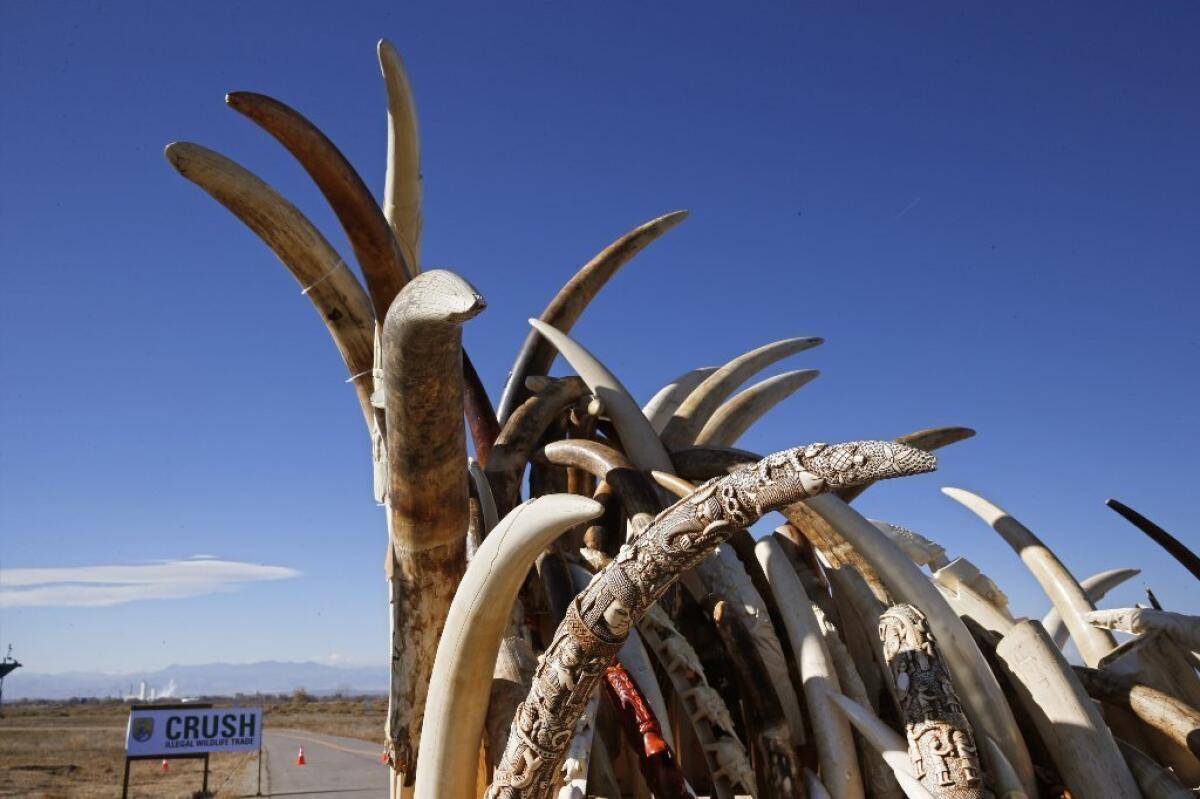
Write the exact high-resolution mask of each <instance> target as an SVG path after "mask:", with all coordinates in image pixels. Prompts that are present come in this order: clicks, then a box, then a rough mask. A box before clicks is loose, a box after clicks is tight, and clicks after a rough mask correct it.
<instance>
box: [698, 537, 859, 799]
mask: <svg viewBox="0 0 1200 799" xmlns="http://www.w3.org/2000/svg"><path fill="white" fill-rule="evenodd" d="M722 548H724V547H722ZM754 554H755V556H756V557H757V558H758V562H759V563H760V564H761V565H762V568H763V572H765V574H766V577H767V582H768V583H769V584H770V586H771V591H772V592H773V593H774V594H775V600H776V604H777V605H778V607H779V612H780V614H781V615H782V616H783V623H784V627H785V628H786V629H787V636H788V639H789V640H790V642H791V645H792V652H793V653H794V655H795V657H796V660H797V663H798V665H799V668H800V679H801V681H802V683H803V685H804V698H805V700H806V701H807V707H808V716H809V718H810V719H811V721H812V725H813V735H814V736H815V737H816V739H817V755H818V760H819V763H820V769H821V778H822V781H823V782H824V784H825V787H826V788H828V789H829V794H830V796H831V797H833V799H851V797H854V798H855V799H857V798H858V797H862V796H863V795H864V794H863V784H862V774H861V773H860V771H859V768H858V758H857V755H856V753H855V749H854V736H853V735H852V734H851V732H850V724H849V723H848V722H847V721H846V719H844V718H843V717H842V716H841V715H840V714H838V713H836V712H834V711H833V708H832V707H830V704H831V703H830V696H831V695H833V694H839V695H840V694H841V691H842V686H841V682H840V681H839V680H838V675H837V669H836V667H835V666H834V664H833V658H832V656H831V655H830V654H829V650H828V649H827V648H826V646H825V637H824V634H823V630H822V629H821V626H820V624H819V623H818V622H817V617H816V614H814V613H813V609H812V603H811V601H810V600H809V598H808V595H807V594H806V593H805V592H804V587H803V586H802V585H801V584H800V578H799V577H797V576H796V572H795V571H794V570H793V569H792V566H791V564H790V563H789V562H788V560H787V556H786V555H785V554H784V553H783V551H782V550H781V549H780V547H779V543H778V542H776V541H775V540H774V539H773V538H770V537H767V538H763V539H762V540H760V541H759V542H758V544H756V545H755V547H754Z"/></svg>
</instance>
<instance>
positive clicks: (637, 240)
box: [497, 211, 688, 424]
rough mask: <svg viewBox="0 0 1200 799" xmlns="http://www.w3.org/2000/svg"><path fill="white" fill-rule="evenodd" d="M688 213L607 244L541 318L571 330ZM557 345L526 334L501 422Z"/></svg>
mask: <svg viewBox="0 0 1200 799" xmlns="http://www.w3.org/2000/svg"><path fill="white" fill-rule="evenodd" d="M687 215H688V212H687V211H673V212H672V213H669V214H665V215H663V216H660V217H658V218H657V219H651V220H650V221H649V222H646V223H645V224H642V225H639V226H638V227H636V228H634V229H633V230H631V231H629V232H628V233H626V234H625V235H624V236H621V238H619V239H617V240H616V241H614V242H613V243H612V244H610V245H608V246H607V247H605V248H604V249H603V250H601V251H600V252H599V253H597V254H596V256H595V257H594V258H592V260H590V261H588V262H587V263H586V264H584V265H583V267H582V268H580V270H579V271H578V272H576V273H575V275H574V276H573V277H572V278H571V279H570V280H568V281H567V282H566V284H565V285H563V287H562V288H561V289H559V291H558V294H556V295H554V299H552V300H550V304H549V305H547V306H546V310H544V311H542V315H541V316H540V317H539V320H540V321H541V322H542V323H543V324H546V325H549V326H551V327H553V328H556V329H558V330H561V331H562V332H563V333H570V332H571V328H572V327H574V326H575V322H576V321H577V320H578V319H579V317H580V315H581V314H582V313H583V311H584V309H586V308H587V307H588V304H589V303H591V301H592V300H593V299H595V297H596V295H597V294H598V293H599V292H600V290H601V289H602V288H604V286H605V284H606V283H608V281H609V279H611V278H612V276H613V275H615V274H616V273H617V270H618V269H620V268H621V267H622V266H624V265H625V264H627V263H629V261H630V260H632V259H633V257H634V256H635V255H637V254H638V253H639V252H641V251H642V250H643V249H645V248H646V246H647V245H648V244H650V243H651V242H652V241H654V240H655V239H657V238H658V237H659V236H661V235H662V234H664V233H666V232H667V231H668V230H670V229H671V228H673V227H675V226H676V225H678V224H679V223H680V222H682V221H683V220H685V219H687ZM556 346H557V345H555V344H554V342H553V341H550V340H547V339H544V338H542V337H540V336H538V334H537V333H534V332H531V333H530V334H529V335H528V336H526V337H525V343H524V344H522V345H521V351H520V352H519V353H517V359H516V361H515V362H514V363H513V367H512V370H511V371H510V372H509V373H508V382H507V383H505V384H504V392H503V393H502V394H501V396H500V409H499V411H498V412H497V416H498V417H499V418H500V423H501V424H503V423H504V422H506V421H508V417H509V414H511V413H512V412H513V411H514V410H516V407H517V406H518V405H519V404H520V403H521V402H522V400H524V399H525V397H526V396H527V394H526V393H525V378H526V377H529V376H530V375H544V374H546V372H547V371H549V369H550V365H551V364H552V363H554V350H555V347H556Z"/></svg>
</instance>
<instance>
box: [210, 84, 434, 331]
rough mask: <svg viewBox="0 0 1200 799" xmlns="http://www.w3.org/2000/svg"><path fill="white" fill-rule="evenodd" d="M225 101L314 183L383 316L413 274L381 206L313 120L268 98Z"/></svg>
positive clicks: (240, 95) (232, 96) (233, 96)
mask: <svg viewBox="0 0 1200 799" xmlns="http://www.w3.org/2000/svg"><path fill="white" fill-rule="evenodd" d="M225 102H226V103H227V104H228V105H229V107H230V108H232V109H233V110H234V111H237V112H238V113H239V114H241V115H242V116H245V117H247V118H248V119H250V120H251V121H252V122H254V123H255V124H257V125H258V126H259V127H261V128H262V129H263V130H265V131H266V132H267V133H270V134H271V135H272V136H274V137H275V139H276V140H277V141H278V142H279V143H280V144H282V145H283V146H284V147H285V148H286V149H287V151H288V152H290V153H291V154H292V156H293V157H295V159H296V160H297V161H299V162H300V165H301V166H302V167H304V171H305V172H307V173H308V174H309V177H311V178H312V179H313V182H314V183H316V184H317V188H319V189H320V190H321V193H322V194H323V195H325V199H326V200H328V201H329V205H330V206H331V207H332V208H333V212H334V214H336V215H337V218H338V221H339V222H341V223H342V228H343V229H344V230H345V231H346V236H347V238H349V239H350V246H351V247H353V248H354V255H355V257H356V258H357V259H358V266H359V268H360V269H362V273H363V278H364V279H365V280H366V283H367V293H368V294H370V295H371V303H372V304H373V305H374V307H375V318H376V319H383V318H384V316H386V315H387V311H388V307H389V306H391V304H392V300H393V299H395V297H396V295H397V294H399V293H400V289H402V288H404V284H405V283H407V282H408V280H409V278H411V276H412V274H411V272H410V271H409V269H408V266H407V264H405V262H404V256H403V255H402V254H401V252H400V245H399V243H398V242H397V241H396V236H395V235H394V234H393V233H392V229H391V228H390V227H388V223H387V220H386V219H384V217H383V211H381V210H380V209H379V206H378V205H377V204H376V203H375V198H374V197H372V196H371V192H370V190H369V189H368V188H367V186H366V184H365V183H363V180H362V178H361V177H359V175H358V173H357V172H356V171H354V167H352V166H351V165H350V162H349V161H347V160H346V156H344V155H342V153H341V151H340V150H338V148H337V147H336V146H335V145H334V143H333V142H331V141H330V140H329V139H328V138H327V137H326V136H325V134H324V133H322V132H321V131H320V130H319V129H318V128H317V126H316V125H314V124H313V123H312V122H310V121H308V120H307V119H306V118H305V117H304V116H303V115H301V114H300V113H299V112H298V111H296V110H295V109H293V108H291V107H289V106H287V105H284V104H283V103H281V102H279V101H278V100H276V99H274V98H272V97H267V96H266V95H263V94H255V93H253V92H230V93H229V94H227V95H225Z"/></svg>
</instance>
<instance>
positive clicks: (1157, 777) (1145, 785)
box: [1116, 738, 1196, 799]
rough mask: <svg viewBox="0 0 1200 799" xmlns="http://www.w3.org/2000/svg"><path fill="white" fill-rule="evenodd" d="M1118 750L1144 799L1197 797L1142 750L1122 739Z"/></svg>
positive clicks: (1118, 742)
mask: <svg viewBox="0 0 1200 799" xmlns="http://www.w3.org/2000/svg"><path fill="white" fill-rule="evenodd" d="M1116 740H1117V748H1119V749H1120V750H1121V755H1122V756H1123V757H1124V758H1125V764H1126V765H1127V766H1129V770H1130V772H1132V774H1133V778H1134V779H1135V780H1137V784H1138V788H1139V789H1141V792H1142V796H1143V797H1144V799H1195V797H1196V795H1195V794H1194V793H1192V792H1191V791H1189V790H1188V789H1187V788H1184V787H1183V783H1181V782H1180V781H1179V778H1178V777H1176V776H1175V774H1174V773H1173V772H1172V771H1171V770H1170V769H1167V768H1163V767H1162V766H1160V765H1159V764H1158V763H1157V762H1155V760H1154V759H1153V758H1152V757H1150V756H1149V755H1147V754H1146V753H1145V752H1143V751H1142V750H1141V749H1138V748H1137V747H1135V746H1133V745H1132V744H1127V743H1125V742H1124V741H1122V740H1121V739H1120V738H1118V739H1116Z"/></svg>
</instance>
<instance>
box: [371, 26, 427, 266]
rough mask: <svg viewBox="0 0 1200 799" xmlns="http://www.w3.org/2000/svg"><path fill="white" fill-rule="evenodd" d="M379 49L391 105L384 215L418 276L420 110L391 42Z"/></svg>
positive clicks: (389, 108)
mask: <svg viewBox="0 0 1200 799" xmlns="http://www.w3.org/2000/svg"><path fill="white" fill-rule="evenodd" d="M377 50H378V53H379V69H380V71H381V72H382V73H383V85H384V88H385V89H386V90H387V105H388V143H387V175H386V177H385V178H384V185H383V215H384V216H385V217H386V218H387V221H388V224H389V225H391V228H392V232H394V233H395V234H396V241H397V243H398V244H399V245H400V252H401V253H403V254H404V260H405V263H407V264H408V268H409V270H410V271H411V273H412V274H413V275H416V274H417V273H418V272H420V271H421V138H420V135H419V134H418V132H417V108H416V104H415V103H414V102H413V95H412V86H411V85H410V84H409V82H408V74H407V72H406V71H405V69H404V62H403V61H401V60H400V54H399V53H397V52H396V48H395V47H393V46H392V43H391V42H389V41H388V40H387V39H380V40H379V45H378V47H377Z"/></svg>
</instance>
